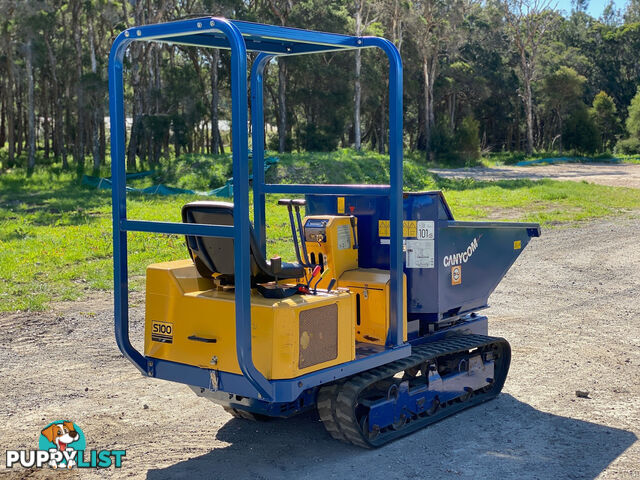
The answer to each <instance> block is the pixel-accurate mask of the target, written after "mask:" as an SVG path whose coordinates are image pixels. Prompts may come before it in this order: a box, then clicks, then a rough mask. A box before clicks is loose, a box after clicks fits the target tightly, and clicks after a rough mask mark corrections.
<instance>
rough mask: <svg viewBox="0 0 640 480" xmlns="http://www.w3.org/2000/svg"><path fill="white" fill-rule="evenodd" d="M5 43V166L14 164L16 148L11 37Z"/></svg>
mask: <svg viewBox="0 0 640 480" xmlns="http://www.w3.org/2000/svg"><path fill="white" fill-rule="evenodd" d="M6 42H7V43H6V45H7V47H8V48H7V141H8V142H9V148H8V152H7V166H8V167H9V168H11V167H13V165H14V164H15V160H16V159H15V148H16V139H15V134H16V126H15V121H14V119H15V117H14V112H15V110H14V109H13V106H14V103H15V99H14V89H13V87H14V77H13V44H12V43H11V38H7V39H6Z"/></svg>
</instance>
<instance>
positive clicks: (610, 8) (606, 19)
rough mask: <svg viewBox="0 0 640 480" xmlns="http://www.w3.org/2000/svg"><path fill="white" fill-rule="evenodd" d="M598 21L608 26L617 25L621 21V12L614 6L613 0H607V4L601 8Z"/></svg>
mask: <svg viewBox="0 0 640 480" xmlns="http://www.w3.org/2000/svg"><path fill="white" fill-rule="evenodd" d="M600 21H601V22H602V23H604V24H605V25H607V26H609V27H617V26H619V25H620V24H621V23H622V13H621V12H620V10H619V9H617V8H616V4H615V2H614V1H613V0H609V3H607V6H606V7H604V10H602V15H601V16H600Z"/></svg>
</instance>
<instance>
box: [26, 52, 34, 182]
mask: <svg viewBox="0 0 640 480" xmlns="http://www.w3.org/2000/svg"><path fill="white" fill-rule="evenodd" d="M31 45H32V44H31V40H29V41H27V44H26V45H25V50H26V51H25V53H26V55H25V69H26V74H27V123H28V143H29V149H28V157H27V171H28V172H29V173H31V172H33V169H34V168H35V166H36V112H35V108H36V107H35V102H34V98H33V51H32V47H31Z"/></svg>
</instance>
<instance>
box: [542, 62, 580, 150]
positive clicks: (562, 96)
mask: <svg viewBox="0 0 640 480" xmlns="http://www.w3.org/2000/svg"><path fill="white" fill-rule="evenodd" d="M586 81H587V79H586V78H585V77H583V76H582V75H579V74H578V72H576V71H575V70H574V69H573V68H569V67H565V66H562V67H560V68H559V69H558V70H557V71H556V72H554V73H553V74H551V75H549V76H547V77H546V78H545V79H544V86H543V95H544V97H545V106H546V107H547V109H548V110H549V112H550V113H551V114H552V115H553V117H554V118H555V120H556V122H557V125H558V132H559V140H560V141H559V146H558V147H559V149H560V153H562V146H563V145H562V131H563V122H564V120H565V118H566V117H567V115H568V114H569V112H571V111H573V110H575V109H577V108H584V105H583V104H582V100H581V98H582V94H583V92H584V84H585V82H586Z"/></svg>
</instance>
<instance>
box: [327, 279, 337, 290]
mask: <svg viewBox="0 0 640 480" xmlns="http://www.w3.org/2000/svg"><path fill="white" fill-rule="evenodd" d="M335 284H336V279H335V278H332V279H331V281H330V282H329V286H328V287H327V293H329V292H330V291H331V289H332V288H333V286H334V285H335Z"/></svg>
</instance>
